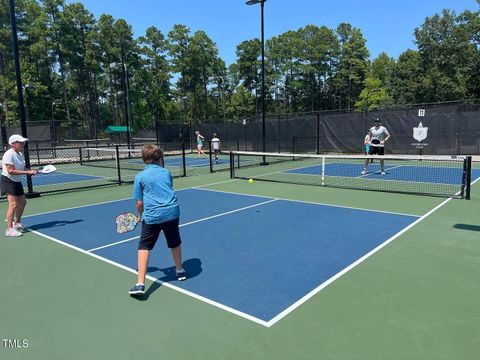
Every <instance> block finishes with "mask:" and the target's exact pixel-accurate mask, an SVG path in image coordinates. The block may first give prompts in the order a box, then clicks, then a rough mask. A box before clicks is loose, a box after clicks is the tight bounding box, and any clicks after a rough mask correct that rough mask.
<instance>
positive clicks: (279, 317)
mask: <svg viewBox="0 0 480 360" xmlns="http://www.w3.org/2000/svg"><path fill="white" fill-rule="evenodd" d="M237 180H238V179H233V180H228V181H222V182H217V183H212V184H205V185H201V186H209V185H213V184H219V183H226V182H231V181H237ZM479 180H480V178H478V179H476V180H475V181H473V182H472V185H473V184H474V183H476V182H477V181H479ZM198 187H200V186H196V187H190V188H184V189H180V190H188V189H195V188H198ZM203 190H206V191H217V190H212V189H203ZM220 192H221V191H220ZM232 194H236V193H232ZM237 195H238V194H237ZM240 195H248V194H240ZM248 196H257V197H261V196H259V195H248ZM263 198H268V197H266V196H263ZM127 199H130V198H127ZM127 199H123V200H127ZM279 200H282V199H279ZM450 200H452V198H449V199H446V200H445V201H443V202H442V203H441V204H439V205H438V206H436V207H435V208H434V209H432V210H430V211H429V212H428V213H426V214H425V215H423V216H422V217H420V218H419V219H417V220H416V221H415V222H413V223H412V224H410V225H409V226H408V227H406V228H405V229H403V230H401V231H400V232H399V233H397V234H396V235H394V236H392V237H391V238H390V239H388V240H387V241H386V242H384V243H383V244H381V245H380V246H378V247H377V248H375V249H373V250H372V251H370V252H369V253H367V254H366V255H364V256H363V257H362V258H360V259H358V260H357V261H356V262H354V263H353V264H351V265H350V266H348V267H347V268H345V269H344V270H342V271H341V272H340V273H338V274H336V275H335V276H333V277H332V278H330V279H328V280H327V281H326V282H324V283H323V284H321V285H320V286H319V287H317V288H316V289H314V290H313V291H311V292H310V293H308V294H307V295H306V296H304V297H303V298H302V299H300V300H298V301H297V302H296V303H294V304H293V305H291V306H290V307H288V308H287V309H285V310H284V311H282V312H281V313H280V314H278V315H277V316H275V317H274V318H273V319H272V320H270V321H268V322H266V321H264V320H261V319H258V318H255V317H253V316H251V315H248V314H245V313H243V312H241V311H238V310H235V309H232V308H230V307H228V306H225V305H223V304H220V303H217V302H215V301H212V300H210V299H208V298H204V297H203V296H200V295H197V294H194V293H191V292H189V291H187V290H184V289H182V288H179V287H177V286H174V285H171V284H170V283H164V282H162V281H161V280H159V279H156V278H154V277H152V276H150V275H147V278H148V279H149V280H151V281H154V282H157V283H159V284H162V285H163V286H166V287H168V288H171V289H173V290H176V291H178V292H180V293H183V294H186V295H188V296H190V297H192V298H195V299H198V300H200V301H203V302H205V303H207V304H210V305H213V306H216V307H218V308H220V309H222V310H225V311H228V312H230V313H232V314H235V315H237V316H239V317H242V318H244V319H247V320H250V321H253V322H255V323H257V324H259V325H262V326H265V327H268V328H269V327H271V326H273V325H274V324H275V323H277V322H278V321H279V320H281V319H282V318H284V317H285V316H286V315H288V314H289V313H290V312H292V311H293V310H295V309H296V308H297V307H299V306H300V305H301V304H303V303H305V302H306V301H307V300H308V299H310V298H311V297H313V296H314V295H315V294H317V293H318V292H320V290H322V289H324V288H325V287H327V286H328V285H329V284H331V283H332V282H334V281H335V280H337V279H338V278H340V277H341V276H342V275H344V274H345V273H347V272H348V271H350V270H352V269H353V268H354V267H356V266H357V265H358V264H360V263H361V262H363V261H364V260H366V259H367V258H368V257H370V256H371V255H373V254H374V253H375V252H377V251H378V250H380V249H381V248H383V247H384V246H386V245H387V244H389V243H390V242H392V241H393V240H394V239H395V238H397V237H398V236H400V235H401V234H403V233H405V232H406V231H408V230H409V229H411V228H412V227H413V226H415V225H416V224H418V223H419V222H421V221H422V220H423V219H425V218H426V217H427V216H429V215H431V214H432V213H434V212H435V211H437V210H438V209H440V208H441V207H443V206H444V205H445V204H447V203H448V202H449V201H450ZM115 201H121V200H112V201H107V202H102V203H98V204H91V205H86V206H93V205H100V204H104V203H111V202H115ZM293 201H296V200H293ZM299 202H302V201H299ZM306 203H308V202H306ZM313 204H318V203H313ZM325 205H328V206H333V205H330V204H325ZM86 206H79V207H78V208H81V207H86ZM62 210H66V209H62ZM62 210H56V211H62ZM359 210H363V209H359ZM367 211H368V210H367ZM372 211H374V210H372ZM51 212H54V211H51ZM47 213H48V212H47ZM36 215H40V214H36ZM30 216H34V215H30ZM409 216H410V215H409ZM30 232H32V233H35V234H37V235H39V236H42V237H44V238H47V239H49V240H52V241H54V242H56V243H59V244H61V245H64V246H66V247H69V248H71V249H74V250H77V251H79V252H81V253H83V254H86V255H89V256H92V257H94V258H96V259H99V260H101V261H104V262H106V263H108V264H111V265H114V266H116V267H118V268H121V269H123V270H126V271H128V272H131V273H133V274H137V272H136V271H135V270H133V269H131V268H129V267H126V266H124V265H121V264H119V263H116V262H114V261H111V260H109V259H106V258H104V257H101V256H99V255H96V254H94V253H91V252H88V251H87V250H83V249H81V248H78V247H76V246H73V245H71V244H68V243H65V242H63V241H61V240H58V239H56V238H53V237H51V236H48V235H45V234H42V233H41V232H38V231H35V230H30Z"/></svg>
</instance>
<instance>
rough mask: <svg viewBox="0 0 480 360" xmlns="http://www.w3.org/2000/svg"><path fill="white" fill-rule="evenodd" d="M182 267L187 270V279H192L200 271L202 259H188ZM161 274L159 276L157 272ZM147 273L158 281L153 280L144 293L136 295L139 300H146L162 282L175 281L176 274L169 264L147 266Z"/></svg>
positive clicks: (173, 267)
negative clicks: (161, 266)
mask: <svg viewBox="0 0 480 360" xmlns="http://www.w3.org/2000/svg"><path fill="white" fill-rule="evenodd" d="M183 268H184V269H185V271H186V272H187V280H185V281H188V280H189V279H192V278H194V277H196V276H198V275H200V273H201V272H202V261H201V260H200V259H197V258H194V259H188V260H185V261H184V262H183ZM160 273H161V274H163V276H159V274H160ZM148 275H150V276H153V277H155V278H156V279H158V280H159V281H155V282H154V283H152V285H150V287H149V288H148V289H147V291H146V292H145V294H144V295H142V296H136V297H134V298H135V299H137V300H139V301H145V300H147V299H148V298H149V297H150V295H151V294H153V293H154V292H155V291H156V290H157V289H158V288H160V287H161V286H162V283H164V282H173V281H177V276H176V275H175V266H170V267H168V268H162V269H161V268H158V267H154V266H149V267H148Z"/></svg>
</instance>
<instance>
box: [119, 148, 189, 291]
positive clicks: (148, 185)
mask: <svg viewBox="0 0 480 360" xmlns="http://www.w3.org/2000/svg"><path fill="white" fill-rule="evenodd" d="M142 159H143V162H144V163H145V164H146V165H145V169H144V170H143V171H142V172H140V173H139V174H137V176H135V181H134V184H133V199H134V200H135V201H136V207H137V211H138V214H139V216H140V218H141V219H142V233H141V236H140V242H139V244H138V279H137V284H136V285H135V286H134V287H133V288H131V289H130V291H129V292H128V293H129V294H130V295H143V294H145V276H146V274H147V267H148V260H149V257H150V251H151V250H152V249H153V247H154V246H155V243H156V242H157V240H158V237H159V235H160V232H161V231H163V232H164V234H165V238H166V240H167V246H168V247H169V248H170V249H171V251H172V257H173V261H174V262H175V268H176V274H177V279H178V280H180V281H183V280H186V278H187V274H186V273H185V270H184V269H183V267H182V248H181V243H182V240H181V238H180V231H179V227H178V224H179V218H180V207H179V205H178V200H177V196H176V195H175V192H174V190H173V180H172V175H171V173H170V171H169V170H167V169H165V168H164V167H162V166H161V165H160V164H163V151H162V150H161V149H160V148H159V147H158V146H156V145H145V146H144V147H143V149H142Z"/></svg>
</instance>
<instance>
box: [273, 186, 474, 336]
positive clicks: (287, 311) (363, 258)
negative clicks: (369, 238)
mask: <svg viewBox="0 0 480 360" xmlns="http://www.w3.org/2000/svg"><path fill="white" fill-rule="evenodd" d="M479 180H480V178H477V179H476V180H475V181H473V182H472V184H471V185H473V184H475V183H476V182H477V181H479ZM458 194H459V193H457V195H458ZM452 199H453V197H450V198H448V199H446V200H445V201H443V202H442V203H440V204H439V205H437V206H436V207H434V208H433V209H432V210H430V211H429V212H427V213H426V214H425V215H423V216H422V217H420V218H419V219H417V220H416V221H414V222H413V223H411V224H410V225H408V226H407V227H405V228H404V229H402V230H401V231H399V232H398V233H396V234H395V235H393V236H392V237H391V238H389V239H388V240H387V241H385V242H384V243H382V244H380V245H379V246H377V247H376V248H375V249H373V250H371V251H370V252H368V253H366V254H365V255H363V256H362V257H361V258H359V259H358V260H357V261H355V262H353V263H352V264H350V265H349V266H347V267H346V268H345V269H343V270H342V271H340V272H338V273H337V274H335V275H334V276H332V277H331V278H330V279H328V280H327V281H325V282H323V283H322V284H320V286H318V287H316V288H315V289H314V290H312V291H311V292H309V293H308V294H307V295H305V296H304V297H302V298H301V299H300V300H298V301H297V302H295V303H294V304H292V305H291V306H289V307H288V308H286V309H285V310H283V311H282V312H281V313H280V314H278V315H277V316H275V317H274V318H273V319H272V320H270V321H268V322H267V327H271V326H272V325H274V324H275V323H276V322H278V321H280V320H281V319H283V318H284V317H285V316H287V315H288V314H289V313H291V312H292V311H293V310H295V309H296V308H298V307H299V306H300V305H302V304H303V303H305V302H306V301H307V300H309V299H310V298H312V297H313V296H314V295H316V294H317V293H319V292H320V291H321V290H323V289H324V288H326V287H327V286H328V285H330V284H331V283H333V282H334V281H335V280H337V279H339V278H340V277H342V276H343V275H345V274H346V273H347V272H349V271H350V270H352V269H353V268H355V267H356V266H357V265H359V264H361V263H362V262H364V261H365V260H366V259H368V258H369V257H370V256H372V255H373V254H375V253H376V252H377V251H379V250H380V249H382V248H384V247H385V246H387V245H388V244H390V243H391V242H392V241H393V240H395V239H396V238H397V237H399V236H400V235H402V234H404V233H405V232H407V231H408V230H410V229H411V228H412V227H414V226H415V225H417V224H418V223H420V222H421V221H423V220H425V219H426V218H427V217H428V216H430V215H432V214H433V213H434V212H436V211H437V210H438V209H440V208H441V207H443V206H444V205H446V204H447V203H448V202H449V201H450V200H452Z"/></svg>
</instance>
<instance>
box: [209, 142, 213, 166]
mask: <svg viewBox="0 0 480 360" xmlns="http://www.w3.org/2000/svg"><path fill="white" fill-rule="evenodd" d="M208 160H209V163H210V172H211V173H213V162H212V140H208Z"/></svg>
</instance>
